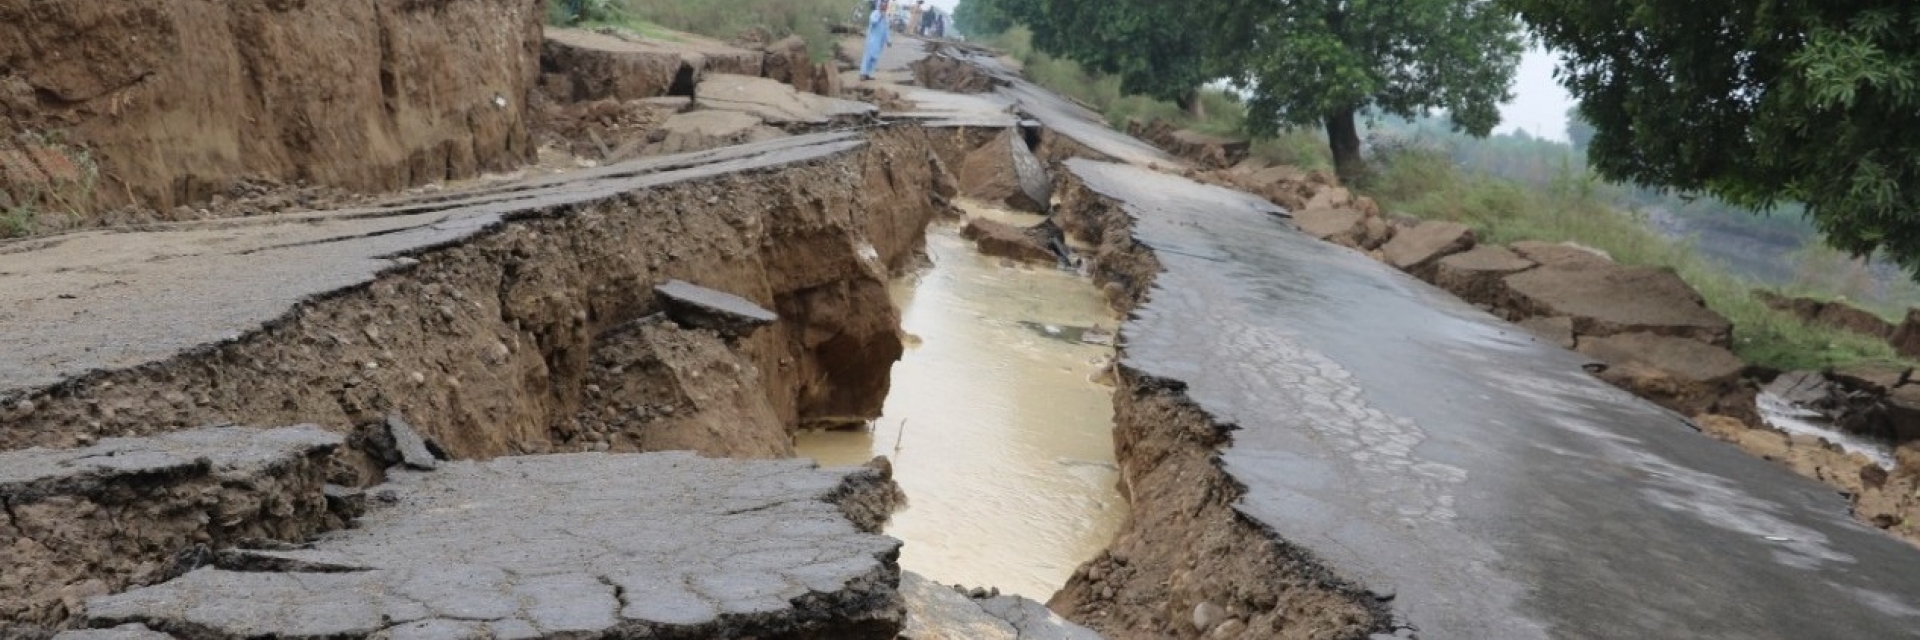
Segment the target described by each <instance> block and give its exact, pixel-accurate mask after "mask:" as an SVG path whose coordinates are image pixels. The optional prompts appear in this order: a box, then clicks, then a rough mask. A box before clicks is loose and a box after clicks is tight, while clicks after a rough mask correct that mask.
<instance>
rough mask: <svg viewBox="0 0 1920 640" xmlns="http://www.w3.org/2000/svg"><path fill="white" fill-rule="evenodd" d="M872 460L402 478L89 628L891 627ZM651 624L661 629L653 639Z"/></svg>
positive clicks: (830, 630)
mask: <svg viewBox="0 0 1920 640" xmlns="http://www.w3.org/2000/svg"><path fill="white" fill-rule="evenodd" d="M892 488H893V487H892V485H891V481H889V480H886V479H884V478H882V477H880V476H879V475H878V474H877V473H875V472H874V471H872V470H869V469H838V470H833V469H818V468H815V467H814V466H813V464H812V463H811V462H808V461H804V460H781V461H740V460H714V459H706V458H700V457H697V456H694V455H693V454H691V453H684V452H676V453H651V454H635V455H610V454H597V453H585V454H569V455H554V456H522V457H507V458H498V459H494V460H490V461H485V462H472V461H462V462H454V463H449V464H447V465H446V466H445V467H444V468H442V469H441V470H440V471H436V472H431V473H421V472H412V471H401V472H397V473H395V474H394V476H393V478H392V480H391V482H390V483H389V484H388V485H386V486H383V487H381V488H380V489H379V490H378V491H379V493H381V494H382V495H386V496H389V498H387V499H385V500H382V501H381V504H380V505H379V506H377V507H375V508H374V509H373V510H372V511H371V512H370V513H368V515H367V516H366V517H365V518H364V519H363V520H362V522H361V523H360V524H359V526H358V527H356V528H354V529H349V530H344V531H339V532H335V533H331V534H327V535H325V536H322V537H320V538H319V539H317V540H316V541H315V542H314V543H313V544H312V545H311V546H310V547H309V548H301V549H295V550H290V551H240V552H235V553H232V554H228V556H227V557H223V560H222V563H223V565H227V566H232V565H235V564H239V565H253V566H254V568H255V569H259V567H261V566H266V565H269V564H271V563H284V562H293V563H303V564H306V565H307V566H326V567H334V568H336V570H335V571H332V572H318V573H315V572H292V571H285V570H273V569H267V570H251V571H233V570H227V569H223V568H217V567H215V568H204V569H199V570H196V571H193V572H191V573H188V574H186V575H185V576H183V577H181V578H178V579H175V580H173V581H170V582H165V583H162V584H159V585H154V586H150V587H143V588H139V589H134V590H131V591H128V592H125V593H121V594H117V595H111V596H104V597H99V598H94V599H92V600H90V601H89V602H88V605H87V613H86V616H85V620H84V623H85V626H91V627H111V626H116V625H121V624H127V623H144V624H147V625H149V626H151V627H155V628H170V629H193V630H194V634H193V636H194V637H196V638H252V637H268V636H271V637H357V636H368V635H373V634H376V633H381V632H385V633H387V634H391V635H392V636H393V637H402V636H415V635H418V636H432V637H445V636H458V637H470V636H475V635H488V634H491V635H492V636H494V637H524V638H539V637H572V636H580V635H594V634H607V633H618V634H622V635H629V636H631V635H638V636H647V637H655V636H662V635H665V636H673V637H714V636H720V635H727V636H736V637H737V636H781V637H833V638H892V637H893V636H894V635H895V633H896V632H897V631H898V629H899V626H900V623H901V616H902V615H903V612H902V607H901V605H900V602H899V598H898V595H897V593H896V591H895V588H894V582H895V580H897V578H898V572H899V569H898V567H897V566H896V565H895V564H894V559H895V557H896V556H897V553H898V548H899V543H898V542H896V541H894V540H891V539H889V538H886V537H883V536H880V535H877V534H876V533H873V532H871V531H862V530H861V529H860V528H859V527H856V525H855V523H854V522H853V521H851V520H850V519H849V517H848V516H847V515H846V514H845V513H844V512H843V509H844V508H845V507H846V506H847V505H851V504H854V503H858V502H861V501H863V500H868V499H870V496H871V495H872V494H874V493H875V492H876V491H891V490H892ZM650 634H651V635H650Z"/></svg>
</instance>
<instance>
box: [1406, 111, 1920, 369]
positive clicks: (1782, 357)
mask: <svg viewBox="0 0 1920 640" xmlns="http://www.w3.org/2000/svg"><path fill="white" fill-rule="evenodd" d="M1376 161H1377V164H1378V165H1379V168H1378V172H1377V174H1376V178H1375V180H1374V182H1373V186H1372V189H1370V190H1369V193H1370V195H1372V196H1374V197H1375V198H1376V199H1378V200H1379V201H1380V203H1381V205H1382V206H1384V207H1386V208H1387V209H1388V210H1389V211H1393V212H1396V213H1405V214H1410V215H1414V216H1418V217H1421V218H1430V219H1442V220H1454V221H1458V222H1463V223H1466V224H1468V225H1470V226H1473V227H1474V228H1475V229H1476V230H1477V231H1478V232H1479V234H1480V237H1481V239H1482V241H1485V242H1494V243H1508V242H1513V241H1516V240H1544V241H1548V242H1563V241H1571V242H1576V243H1579V244H1581V245H1585V246H1588V247H1593V248H1596V249H1600V250H1602V251H1606V252H1608V253H1609V254H1611V255H1612V256H1613V257H1614V259H1615V260H1618V261H1619V262H1621V263H1623V264H1634V265H1652V266H1663V267H1669V268H1672V269H1673V270H1674V271H1675V272H1676V273H1678V274H1679V275H1680V277H1681V278H1682V279H1684V280H1686V281H1687V283H1688V284H1691V285H1693V287H1694V288H1695V289H1698V290H1699V291H1700V294H1701V296H1702V297H1703V298H1705V299H1706V301H1707V306H1708V307H1711V308H1713V309H1714V310H1715V311H1718V312H1720V313H1721V314H1722V315H1725V316H1727V318H1728V319H1729V320H1732V321H1733V323H1734V327H1735V335H1734V350H1735V351H1736V352H1738V353H1739V354H1740V356H1741V357H1742V358H1745V359H1746V360H1747V361H1748V362H1752V363H1754V364H1757V365H1761V366H1767V367H1774V368H1778V369H1783V370H1786V369H1818V368H1821V367H1826V366H1843V365H1846V364H1852V363H1858V362H1891V361H1895V360H1896V359H1897V357H1896V355H1895V354H1894V353H1893V350H1892V348H1891V347H1889V346H1887V344H1886V343H1884V342H1881V341H1879V340H1875V339H1872V338H1867V337H1864V336H1860V335H1857V334H1853V333H1849V332H1845V331H1839V330H1836V329H1829V328H1825V327H1820V326H1814V325H1809V324H1807V323H1805V322H1801V321H1800V320H1799V319H1798V318H1796V317H1794V316H1793V315H1792V314H1788V313H1783V312H1779V311H1775V310H1773V309H1770V308H1768V307H1767V306H1766V305H1765V304H1764V303H1762V302H1761V301H1760V300H1759V299H1758V298H1756V297H1755V296H1754V294H1753V288H1754V283H1753V282H1752V281H1750V280H1747V279H1745V278H1741V277H1738V276H1735V275H1733V274H1731V273H1729V272H1728V271H1727V270H1726V269H1724V268H1723V267H1721V266H1720V265H1718V264H1716V263H1714V262H1711V261H1709V260H1706V259H1704V258H1702V257H1701V256H1700V254H1698V253H1697V252H1696V251H1695V250H1694V249H1693V247H1692V246H1690V245H1688V244H1687V243H1682V242H1674V241H1672V240H1668V239H1666V238H1664V237H1661V236H1660V235H1659V234H1657V233H1655V232H1654V231H1653V230H1651V229H1650V228H1648V226H1647V225H1646V221H1645V219H1644V218H1643V217H1641V216H1638V215H1636V214H1634V213H1631V212H1626V211H1621V210H1619V209H1616V208H1613V207H1612V206H1610V205H1609V204H1608V203H1607V202H1606V201H1604V200H1602V199H1601V198H1602V195H1601V194H1600V193H1599V192H1598V191H1596V190H1594V189H1592V188H1591V184H1592V183H1591V181H1589V180H1585V179H1583V178H1582V177H1581V176H1578V175H1567V176H1562V177H1561V179H1559V180H1557V181H1555V182H1554V183H1552V184H1550V185H1547V186H1538V185H1530V184H1526V183H1522V182H1519V181H1515V180H1511V179H1506V178H1500V177H1496V176H1492V175H1488V174H1484V173H1474V172H1469V171H1464V170H1462V169H1460V168H1459V167H1458V165H1456V164H1455V163H1454V162H1453V160H1452V159H1451V158H1450V157H1449V156H1448V155H1447V154H1446V153H1445V152H1444V151H1440V150H1437V149H1431V148H1396V149H1391V150H1381V151H1377V152H1376Z"/></svg>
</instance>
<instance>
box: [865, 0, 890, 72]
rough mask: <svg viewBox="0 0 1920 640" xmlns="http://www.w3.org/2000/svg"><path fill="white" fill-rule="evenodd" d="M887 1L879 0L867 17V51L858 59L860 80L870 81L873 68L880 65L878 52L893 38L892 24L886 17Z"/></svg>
mask: <svg viewBox="0 0 1920 640" xmlns="http://www.w3.org/2000/svg"><path fill="white" fill-rule="evenodd" d="M889 8H891V7H889V6H887V0H879V1H878V2H875V3H874V5H873V13H872V14H870V15H868V16H867V51H866V55H864V56H861V58H860V79H861V80H872V79H873V68H874V67H875V66H878V65H879V64H880V52H881V51H883V50H885V49H886V48H887V40H888V39H889V38H892V37H893V26H892V25H891V24H888V23H890V22H892V20H891V19H889V18H888V17H887V10H888V9H889Z"/></svg>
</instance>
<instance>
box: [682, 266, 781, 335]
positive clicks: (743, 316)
mask: <svg viewBox="0 0 1920 640" xmlns="http://www.w3.org/2000/svg"><path fill="white" fill-rule="evenodd" d="M653 292H654V294H655V295H657V296H658V297H659V299H660V303H661V305H662V306H664V307H666V309H667V317H669V318H672V319H673V321H674V322H677V323H680V324H681V325H682V326H686V327H691V328H699V329H712V330H714V331H717V332H719V333H720V334H721V335H725V336H729V337H736V338H738V337H746V336H748V335H750V334H752V333H753V331H754V330H755V329H758V328H760V327H764V326H766V325H769V324H773V323H774V322H776V321H779V320H780V316H779V315H777V314H775V313H774V312H772V311H768V310H767V308H766V307H762V306H760V305H758V304H755V303H754V302H753V301H752V300H748V299H746V298H742V297H740V296H736V295H733V294H731V293H727V292H725V291H717V290H714V289H708V288H706V287H702V286H700V285H696V284H693V283H691V282H687V281H684V280H668V281H667V282H665V283H662V284H661V285H660V286H657V287H654V288H653Z"/></svg>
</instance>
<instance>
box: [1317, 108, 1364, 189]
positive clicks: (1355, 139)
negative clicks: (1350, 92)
mask: <svg viewBox="0 0 1920 640" xmlns="http://www.w3.org/2000/svg"><path fill="white" fill-rule="evenodd" d="M1353 112H1354V110H1353V109H1340V110H1338V111H1335V112H1333V113H1329V114H1327V145H1328V146H1331V147H1333V170H1334V171H1335V172H1337V173H1339V174H1340V182H1342V183H1344V184H1346V185H1348V186H1352V185H1355V184H1358V183H1360V182H1361V181H1363V180H1365V179H1366V176H1367V162H1366V160H1364V159H1362V158H1361V157H1360V128H1359V127H1358V126H1356V125H1355V124H1354V121H1353Z"/></svg>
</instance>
